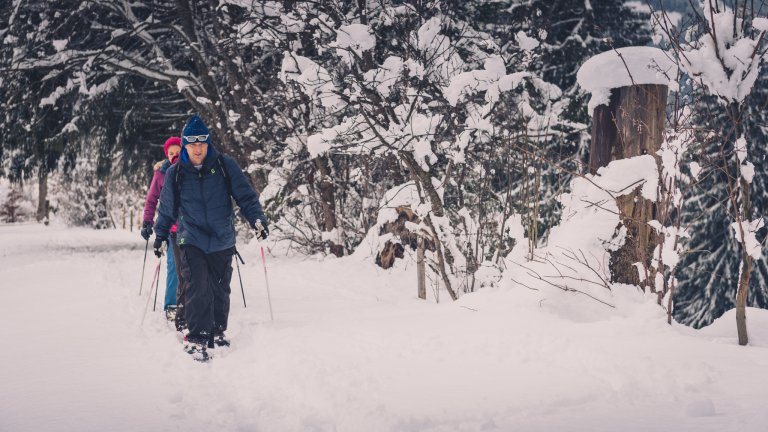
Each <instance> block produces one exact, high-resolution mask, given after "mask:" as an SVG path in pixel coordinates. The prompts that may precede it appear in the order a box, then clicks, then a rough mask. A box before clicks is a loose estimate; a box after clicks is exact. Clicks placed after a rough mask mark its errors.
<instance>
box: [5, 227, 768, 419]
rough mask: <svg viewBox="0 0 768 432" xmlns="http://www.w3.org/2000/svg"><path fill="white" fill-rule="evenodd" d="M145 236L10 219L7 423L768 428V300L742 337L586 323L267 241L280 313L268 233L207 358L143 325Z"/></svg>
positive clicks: (532, 298)
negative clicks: (221, 338) (275, 250)
mask: <svg viewBox="0 0 768 432" xmlns="http://www.w3.org/2000/svg"><path fill="white" fill-rule="evenodd" d="M143 247H144V241H143V240H141V239H140V238H139V236H138V233H128V232H124V231H93V230H85V229H64V228H62V227H53V226H52V227H44V226H40V225H36V224H31V225H14V226H9V225H0V284H1V285H0V324H2V328H4V329H8V331H9V335H10V338H8V339H6V341H7V345H6V347H7V350H6V352H5V353H4V355H3V357H2V358H3V360H2V366H3V367H2V368H0V383H2V385H1V386H0V431H13V432H25V431H30V432H31V431H106V430H108V431H136V430H152V431H203V430H206V431H207V430H226V431H361V430H370V431H480V430H483V431H511V430H525V431H551V430H563V431H616V430H622V431H630V432H631V431H648V430H676V431H697V432H698V431H731V430H733V431H735V430H739V431H754V432H757V431H764V430H765V427H766V425H768V415H767V414H764V413H763V408H764V405H765V403H766V402H768V390H766V389H768V377H767V376H766V374H765V373H764V371H765V368H766V367H768V355H766V354H768V352H767V350H766V347H768V313H766V311H759V310H750V311H749V313H748V316H749V319H750V325H751V328H750V331H751V336H752V339H753V341H754V343H753V345H752V346H750V347H746V348H744V347H739V346H737V345H736V341H735V330H734V329H733V326H732V323H733V319H732V318H733V317H732V316H731V317H725V318H724V319H723V320H720V321H718V322H716V325H713V326H711V327H709V328H707V329H704V330H702V331H694V330H691V329H688V328H684V327H680V326H672V327H670V326H667V325H666V324H664V319H663V314H662V313H661V312H660V311H658V310H657V309H656V308H655V307H652V306H651V305H646V304H639V305H637V306H636V307H635V308H634V309H631V310H630V309H627V310H626V311H625V313H624V316H613V317H608V316H606V317H602V318H601V317H595V318H594V319H592V320H583V319H580V320H574V319H573V316H569V314H568V311H567V310H565V309H563V308H562V307H560V308H557V309H553V308H551V307H549V308H548V307H547V306H546V304H547V303H548V300H546V299H545V300H544V301H542V298H541V296H540V293H537V292H535V291H530V290H527V289H520V288H513V287H502V288H498V289H486V290H483V291H481V292H479V293H476V294H472V295H466V296H464V297H463V298H462V299H460V301H458V302H456V303H441V304H440V305H435V304H434V303H431V302H420V301H417V300H416V299H415V286H414V283H413V281H414V280H415V275H414V274H413V272H412V270H413V269H402V267H403V266H400V267H401V268H400V269H399V270H398V269H396V270H394V271H382V270H376V268H375V267H373V266H370V265H367V264H364V263H361V262H360V261H359V260H358V259H355V258H345V259H325V260H316V259H305V260H298V259H291V258H275V257H268V260H269V261H268V270H269V277H270V288H271V291H272V301H273V306H274V312H275V321H273V322H270V320H269V311H268V306H267V302H266V292H265V290H264V279H263V277H264V276H263V270H262V267H261V257H260V253H259V252H258V250H259V249H258V245H256V244H251V245H245V246H241V248H240V249H241V253H242V254H243V257H244V258H245V260H246V265H245V266H241V271H242V277H243V282H244V283H245V293H246V298H247V301H248V308H247V309H244V308H243V304H242V300H241V296H240V286H239V282H238V280H237V279H236V275H235V277H234V278H233V283H232V290H233V292H232V313H231V318H230V329H229V331H228V334H229V336H230V337H231V339H232V341H233V347H232V348H231V349H230V350H229V351H227V352H226V353H222V354H220V355H219V356H218V357H216V358H214V360H213V361H212V362H211V363H210V364H198V363H196V362H194V361H192V360H191V359H189V358H188V356H187V355H186V354H184V353H183V352H182V351H181V347H180V344H179V343H178V342H177V340H176V337H175V335H174V332H172V331H171V330H169V328H168V326H167V324H166V323H165V321H164V319H163V317H162V313H161V312H152V311H151V310H150V311H149V312H148V313H147V314H148V315H147V319H146V322H145V323H144V326H143V327H140V326H139V323H140V321H141V316H142V314H143V312H144V307H145V305H146V301H147V296H148V295H149V289H148V284H149V280H150V278H151V276H152V274H151V273H152V271H153V270H154V266H155V264H156V262H157V259H156V258H154V257H153V256H152V255H151V252H150V254H149V256H148V258H147V259H148V262H147V271H146V273H147V274H146V275H145V279H146V281H145V289H144V294H143V295H142V296H141V297H139V296H138V289H139V287H138V285H139V274H140V272H141V258H142V256H143V253H144V251H143ZM235 272H236V270H235ZM162 273H163V275H164V274H165V264H163V268H162ZM160 286H161V290H162V289H163V286H164V285H163V280H161V282H160ZM160 294H161V296H162V291H161V293H160ZM161 296H160V297H161ZM444 298H445V299H447V298H448V297H447V296H444ZM158 300H159V303H161V301H160V300H161V299H160V298H159V299H158ZM553 300H554V299H553ZM558 301H560V302H562V299H561V300H558ZM150 308H151V305H150ZM574 315H576V314H574ZM214 353H216V354H219V353H218V352H217V350H214Z"/></svg>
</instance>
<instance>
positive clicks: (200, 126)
mask: <svg viewBox="0 0 768 432" xmlns="http://www.w3.org/2000/svg"><path fill="white" fill-rule="evenodd" d="M197 135H208V138H206V140H205V142H206V143H208V144H211V135H210V133H209V132H208V126H206V125H205V123H203V119H201V118H200V116H198V115H197V114H195V115H193V116H192V117H190V118H189V120H187V124H186V126H184V130H183V131H182V133H181V136H182V143H183V144H184V145H187V144H190V141H188V140H187V138H186V137H188V136H197Z"/></svg>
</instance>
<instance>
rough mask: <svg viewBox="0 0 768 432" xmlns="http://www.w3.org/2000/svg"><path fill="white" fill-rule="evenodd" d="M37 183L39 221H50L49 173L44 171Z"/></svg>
mask: <svg viewBox="0 0 768 432" xmlns="http://www.w3.org/2000/svg"><path fill="white" fill-rule="evenodd" d="M38 180H39V182H38V184H37V217H36V219H37V221H38V222H47V221H48V173H47V172H45V171H43V172H41V173H40V175H39V176H38Z"/></svg>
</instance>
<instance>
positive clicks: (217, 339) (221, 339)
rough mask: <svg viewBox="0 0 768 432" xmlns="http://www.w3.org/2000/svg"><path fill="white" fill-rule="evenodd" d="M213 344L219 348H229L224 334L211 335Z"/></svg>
mask: <svg viewBox="0 0 768 432" xmlns="http://www.w3.org/2000/svg"><path fill="white" fill-rule="evenodd" d="M213 344H214V345H216V346H217V347H219V348H229V347H230V344H229V339H227V337H226V336H224V334H223V333H222V334H220V335H216V336H214V337H213Z"/></svg>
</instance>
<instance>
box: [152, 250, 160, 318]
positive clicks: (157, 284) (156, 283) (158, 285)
mask: <svg viewBox="0 0 768 432" xmlns="http://www.w3.org/2000/svg"><path fill="white" fill-rule="evenodd" d="M158 259H159V262H158V263H157V279H155V304H153V305H152V312H154V311H155V310H156V309H157V291H159V290H158V288H160V267H162V265H161V264H162V263H163V257H162V256H160V257H159V258H158Z"/></svg>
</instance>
